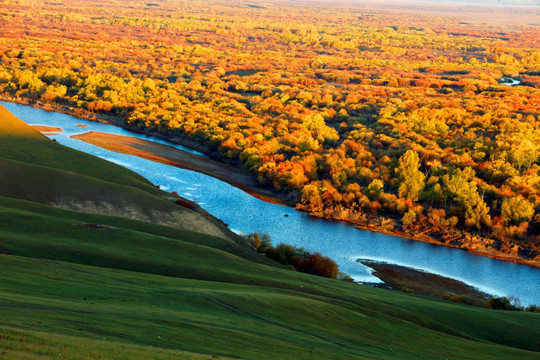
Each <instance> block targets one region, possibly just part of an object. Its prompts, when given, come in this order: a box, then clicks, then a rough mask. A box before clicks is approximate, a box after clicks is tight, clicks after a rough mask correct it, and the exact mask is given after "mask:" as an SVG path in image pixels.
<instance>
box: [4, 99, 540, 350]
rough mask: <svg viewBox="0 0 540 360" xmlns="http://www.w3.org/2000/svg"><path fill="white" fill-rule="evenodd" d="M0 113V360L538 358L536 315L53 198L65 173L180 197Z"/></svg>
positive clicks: (161, 202)
mask: <svg viewBox="0 0 540 360" xmlns="http://www.w3.org/2000/svg"><path fill="white" fill-rule="evenodd" d="M0 110H2V109H0ZM6 119H8V120H9V122H8V121H7V120H6ZM0 124H1V125H0V162H1V165H0V166H1V167H0V169H1V172H2V173H1V174H2V175H0V179H4V180H2V182H0V184H1V188H0V189H1V190H0V191H1V193H0V195H1V196H0V359H53V358H54V359H58V358H68V359H96V358H102V359H137V358H140V359H209V358H247V359H419V358H423V359H445V358H447V359H538V358H539V356H540V314H536V313H526V312H507V311H494V310H487V309H481V308H473V307H467V306H463V305H458V304H454V303H448V302H444V301H438V300H434V299H428V298H422V297H418V296H411V295H407V294H401V293H397V292H392V291H389V290H384V289H377V288H371V287H367V286H360V285H356V284H351V283H345V282H341V281H337V280H330V279H325V278H320V277H315V276H311V275H307V274H302V273H296V272H293V271H289V270H284V269H280V268H278V267H277V266H274V265H273V264H272V263H270V262H269V261H268V260H267V259H265V258H262V257H260V256H259V255H258V254H257V253H255V252H254V251H253V250H251V249H250V248H249V247H247V246H245V245H243V244H241V243H239V242H238V241H232V240H231V238H232V236H230V234H227V232H226V230H223V231H222V234H221V235H219V234H218V235H212V234H208V233H202V232H197V231H193V229H185V228H181V227H168V226H164V225H160V224H155V223H151V222H145V221H140V220H137V219H128V218H125V217H117V216H108V215H102V214H88V213H84V212H76V211H72V210H68V209H61V208H58V207H53V206H51V204H53V203H54V202H53V201H51V199H57V197H58V196H60V195H62V194H56V193H57V192H59V191H62V189H63V187H62V185H64V184H65V186H66V188H70V187H72V188H74V189H76V190H73V192H72V193H71V195H70V201H71V200H73V199H76V198H77V196H81V197H86V198H88V199H89V198H90V197H91V196H93V195H94V194H97V195H96V196H109V195H107V194H111V195H110V196H114V195H112V194H113V193H114V192H116V191H118V192H119V193H120V194H122V195H121V198H122V199H121V200H120V199H119V200H117V201H118V202H120V201H124V202H125V203H122V204H121V205H120V206H126V207H128V206H133V207H136V206H135V205H132V204H130V202H132V201H133V202H136V201H138V200H137V198H138V197H139V195H140V196H141V197H144V199H145V200H144V201H145V203H144V206H145V208H146V209H147V208H149V207H152V206H156V207H160V206H162V207H164V209H168V207H169V206H171V209H173V207H174V209H176V208H178V207H179V206H177V205H174V203H173V202H171V201H169V200H167V196H166V194H164V193H161V192H160V191H159V190H157V189H155V188H154V187H152V186H151V184H148V183H147V182H146V181H145V180H144V179H142V178H140V177H139V176H137V175H136V174H133V173H132V172H130V171H128V170H125V169H123V168H121V167H118V166H116V165H113V164H109V163H107V162H105V161H102V160H99V159H95V158H92V157H90V156H87V155H84V154H81V153H79V152H76V151H72V150H69V149H65V148H63V147H61V146H60V145H58V144H55V143H53V142H52V141H49V140H47V139H46V138H44V137H42V136H41V135H40V134H38V133H36V132H35V131H34V130H33V129H31V128H29V127H27V126H26V125H24V124H23V123H21V122H19V121H16V120H15V119H12V118H9V115H8V114H6V113H5V112H4V113H2V111H0ZM6 169H7V170H6ZM6 171H13V173H12V176H11V177H10V176H8V175H6ZM38 176H39V177H38ZM72 177H76V178H77V180H76V181H75V180H73V182H71V180H70V179H71V178H72ZM14 178H15V179H14ZM37 179H39V180H40V181H41V180H43V181H44V182H45V184H47V186H46V187H43V186H41V187H40V186H39V185H38V184H37V183H38V181H37ZM20 184H25V185H27V186H26V189H27V190H26V191H24V189H25V187H23V186H21V185H20ZM75 184H79V185H78V187H76V186H75ZM94 187H95V189H98V190H95V189H94ZM93 189H94V190H93ZM36 192H37V193H36ZM104 194H105V195H104ZM130 194H135V195H132V197H131V198H130V197H129V196H130ZM55 201H56V200H55ZM169 203H170V204H169ZM182 211H183V214H185V216H191V215H192V211H191V210H188V209H182ZM201 221H202V220H201ZM206 221H208V222H212V220H211V219H210V218H207V219H206ZM212 224H214V222H212ZM216 226H217V225H216Z"/></svg>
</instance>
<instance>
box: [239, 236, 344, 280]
mask: <svg viewBox="0 0 540 360" xmlns="http://www.w3.org/2000/svg"><path fill="white" fill-rule="evenodd" d="M246 240H247V241H248V242H249V243H250V244H251V245H253V247H254V248H255V249H257V251H258V252H259V253H261V254H264V255H265V256H266V257H267V258H269V259H271V260H274V261H276V262H278V263H280V264H281V265H284V267H285V268H288V269H291V270H296V271H299V272H304V273H307V274H312V275H317V276H322V277H327V278H330V279H338V280H343V281H348V282H352V281H353V279H352V278H351V277H350V276H349V275H347V274H346V273H344V272H342V271H339V268H338V265H337V264H336V262H335V261H334V260H332V259H330V258H329V257H327V256H322V255H321V254H320V253H311V252H309V251H307V250H306V249H304V248H299V247H295V246H292V245H289V244H284V243H280V244H278V245H276V246H273V245H272V239H271V238H270V235H268V234H262V235H259V234H257V233H254V234H249V235H247V236H246Z"/></svg>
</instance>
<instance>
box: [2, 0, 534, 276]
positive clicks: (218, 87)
mask: <svg viewBox="0 0 540 360" xmlns="http://www.w3.org/2000/svg"><path fill="white" fill-rule="evenodd" d="M533 9H536V10H535V11H536V12H534V11H533V12H534V13H535V14H537V12H538V8H533ZM485 11H486V17H490V16H491V17H493V16H492V15H493V14H492V13H490V11H495V12H496V11H500V13H495V14H496V15H497V16H503V15H504V16H509V17H512V18H513V19H521V20H522V21H514V22H512V24H510V22H509V25H505V24H504V23H496V22H488V23H481V22H478V21H476V20H473V21H467V20H466V19H464V18H461V17H460V14H459V12H452V13H448V14H447V15H445V16H443V15H440V14H435V13H429V12H422V11H414V8H412V9H407V8H405V9H402V8H395V9H390V10H382V9H379V8H378V7H377V6H376V5H372V6H371V5H358V4H356V5H355V4H353V3H348V2H343V3H335V4H334V3H332V5H328V4H325V3H323V2H316V1H313V2H294V3H293V2H288V1H280V0H277V1H264V2H263V1H242V0H233V1H223V0H216V1H211V2H208V1H202V0H185V1H182V0H153V1H152V2H144V1H120V0H107V1H92V0H90V1H83V0H52V1H44V2H41V1H32V0H26V1H23V0H7V1H2V2H0V29H1V30H0V98H1V99H4V100H9V101H18V102H23V103H29V104H32V105H35V106H39V107H45V108H50V109H54V110H57V111H64V112H68V113H71V114H75V115H78V116H84V117H89V118H96V119H108V120H111V121H114V120H116V121H122V123H123V124H124V125H125V126H127V127H131V128H136V129H138V130H141V131H146V132H156V133H160V134H162V135H163V136H166V137H168V138H171V139H173V138H184V139H190V140H191V141H195V142H197V143H198V144H200V145H201V146H204V147H205V149H206V152H207V153H209V154H212V155H213V156H215V157H218V158H220V159H221V160H223V161H227V162H230V163H233V164H241V166H243V167H245V169H246V170H247V171H249V172H250V173H251V174H253V176H254V177H256V178H257V179H258V180H259V182H260V183H261V184H266V185H267V186H269V187H272V188H273V189H275V191H276V192H278V193H280V194H282V196H285V197H286V198H287V199H288V200H290V201H291V202H293V203H294V204H295V205H296V207H297V208H298V209H302V210H305V211H307V212H309V213H310V214H312V215H315V216H320V217H325V218H329V219H336V220H343V221H348V222H351V223H354V224H356V225H357V226H359V227H363V228H369V229H375V230H377V231H385V232H389V233H397V234H401V235H405V236H409V237H411V238H415V239H421V240H427V241H432V242H437V243H442V244H445V245H449V246H456V247H461V248H464V249H468V250H470V251H475V252H478V253H482V254H487V255H490V256H495V257H501V258H506V259H510V260H513V261H520V262H525V263H529V264H531V265H534V266H540V111H539V109H540V50H539V48H538V39H539V38H540V31H539V25H540V24H538V23H534V22H533V23H531V22H528V21H527V11H531V10H530V9H527V8H521V10H520V8H517V10H513V11H511V12H507V10H505V9H500V10H489V11H488V10H487V9H485ZM514 82H519V84H518V85H517V86H511V85H512V84H514Z"/></svg>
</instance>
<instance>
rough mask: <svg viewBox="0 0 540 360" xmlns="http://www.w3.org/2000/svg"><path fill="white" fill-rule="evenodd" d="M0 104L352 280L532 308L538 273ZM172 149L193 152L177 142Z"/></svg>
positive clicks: (72, 121)
mask: <svg viewBox="0 0 540 360" xmlns="http://www.w3.org/2000/svg"><path fill="white" fill-rule="evenodd" d="M0 103H1V104H2V105H4V106H5V107H6V108H7V109H8V110H9V111H10V112H12V113H13V114H14V115H15V116H17V117H18V118H19V119H21V120H24V121H25V122H27V123H28V124H32V125H46V126H52V127H60V128H62V129H63V132H62V133H59V134H55V135H49V137H50V138H52V139H55V140H56V141H58V142H59V143H60V144H63V145H66V146H69V147H71V148H74V149H77V150H81V151H84V152H86V153H89V154H92V155H95V156H99V157H101V158H103V159H106V160H109V161H111V162H114V163H117V164H119V165H122V166H125V167H127V168H129V169H131V170H133V171H135V172H137V173H139V174H140V175H142V176H144V177H145V178H147V179H148V180H149V181H151V182H152V183H153V184H155V185H160V186H161V188H162V189H163V190H166V191H176V192H177V193H178V194H180V195H181V196H183V197H185V198H188V199H190V200H194V201H196V202H197V203H198V204H199V205H201V206H202V207H203V208H204V209H205V210H207V211H209V212H210V213H211V214H212V215H214V216H216V217H218V218H220V219H221V220H223V221H224V222H225V223H227V224H228V225H229V227H230V228H231V229H232V230H234V231H236V232H239V233H245V234H248V233H252V232H259V233H268V234H269V235H270V236H271V237H272V240H273V242H274V243H275V244H277V243H279V242H286V243H289V244H292V245H295V246H298V247H305V248H306V249H307V250H309V251H311V252H320V253H322V254H323V255H325V256H329V257H331V258H333V259H334V260H335V261H336V262H337V263H338V265H339V268H340V269H341V270H342V271H345V272H346V273H348V274H349V275H351V276H352V277H353V278H354V279H355V280H356V281H361V282H379V280H378V279H377V278H376V277H374V276H373V275H372V274H371V269H369V268H367V267H366V266H364V265H362V264H360V263H358V262H357V261H356V260H357V259H372V260H380V261H385V262H389V263H393V264H398V265H403V266H409V267H412V268H415V269H421V270H425V271H429V272H432V273H435V274H439V275H443V276H446V277H450V278H454V279H457V280H461V281H463V282H465V283H467V284H470V285H473V286H476V287H478V288H479V289H481V290H483V291H486V292H488V293H490V294H494V295H498V296H508V297H514V298H517V299H519V300H520V302H521V304H522V305H529V304H540V269H536V268H533V267H530V266H526V265H520V264H514V263H511V262H506V261H501V260H496V259H491V258H487V257H483V256H478V255H474V254H471V253H468V252H466V251H463V250H460V249H454V248H449V247H444V246H438V245H433V244H428V243H423V242H418V241H413V240H409V239H404V238H400V237H396V236H390V235H385V234H379V233H374V232H370V231H365V230H359V229H356V228H354V227H353V226H350V225H346V224H343V223H340V222H334V221H328V220H324V219H318V218H313V217H310V216H309V215H308V214H306V213H304V212H300V211H297V210H295V209H293V208H290V207H285V206H281V205H276V204H271V203H268V202H264V201H262V200H259V199H257V198H255V197H253V196H251V195H249V194H247V193H245V192H243V191H242V190H239V189H237V188H235V187H233V186H231V185H229V184H227V183H224V182H222V181H220V180H217V179H215V178H213V177H210V176H207V175H204V174H200V173H197V172H193V171H189V170H184V169H179V168H176V167H173V166H169V165H164V164H160V163H155V162H152V161H149V160H145V159H141V158H139V157H136V156H131V155H125V154H118V153H114V152H111V151H108V150H105V149H102V148H99V147H96V146H93V145H90V144H87V143H85V142H83V141H80V140H76V139H72V138H70V136H72V135H77V134H83V133H86V132H89V131H100V132H104V133H109V134H116V135H123V136H132V137H136V138H141V139H145V140H151V141H156V142H159V143H166V142H165V141H163V140H160V139H157V138H153V137H150V136H146V135H142V134H136V133H133V132H130V131H127V130H124V129H122V128H119V127H115V126H112V125H107V124H102V123H98V122H92V121H87V120H81V119H78V118H75V117H73V116H69V115H66V114H61V113H55V112H50V111H45V110H41V109H35V108H32V107H30V106H27V105H19V104H14V103H9V102H0ZM80 125H84V127H81V126H80ZM168 145H172V144H168ZM172 146H175V147H177V148H179V149H182V150H186V151H190V152H193V153H197V152H195V151H192V150H189V149H186V148H184V147H182V146H179V145H172Z"/></svg>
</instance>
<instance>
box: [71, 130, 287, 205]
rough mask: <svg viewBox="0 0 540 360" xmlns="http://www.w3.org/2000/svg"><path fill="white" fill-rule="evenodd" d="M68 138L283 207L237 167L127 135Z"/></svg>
mask: <svg viewBox="0 0 540 360" xmlns="http://www.w3.org/2000/svg"><path fill="white" fill-rule="evenodd" d="M72 138H74V139H79V140H82V141H85V142H87V143H90V144H92V145H96V146H99V147H102V148H104V149H107V150H110V151H114V152H118V153H123V154H129V155H135V156H138V157H141V158H144V159H148V160H152V161H156V162H160V163H163V164H167V165H173V166H176V167H180V168H183V169H188V170H193V171H197V172H200V173H203V174H206V175H209V176H212V177H215V178H217V179H219V180H221V181H224V182H226V183H229V184H231V185H233V186H235V187H237V188H239V189H242V190H244V191H245V192H247V193H249V194H250V195H252V196H255V197H257V198H259V199H261V200H264V201H268V202H272V203H275V204H281V205H285V203H284V202H283V201H282V200H281V199H279V197H277V196H275V193H274V191H273V190H272V189H268V188H265V187H263V186H262V185H261V184H259V183H258V182H257V180H256V179H255V177H254V176H253V175H251V174H248V173H247V172H245V171H244V170H243V169H242V168H240V167H236V166H233V165H228V164H224V163H222V162H219V161H216V160H213V159H210V158H206V157H203V156H200V155H195V154H191V153H188V152H185V151H182V150H179V149H176V148H174V147H172V146H167V145H163V144H159V143H155V142H152V141H147V140H142V139H137V138H132V137H127V136H120V135H111V134H106V133H101V132H95V131H92V132H88V133H85V134H81V135H74V136H72Z"/></svg>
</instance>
